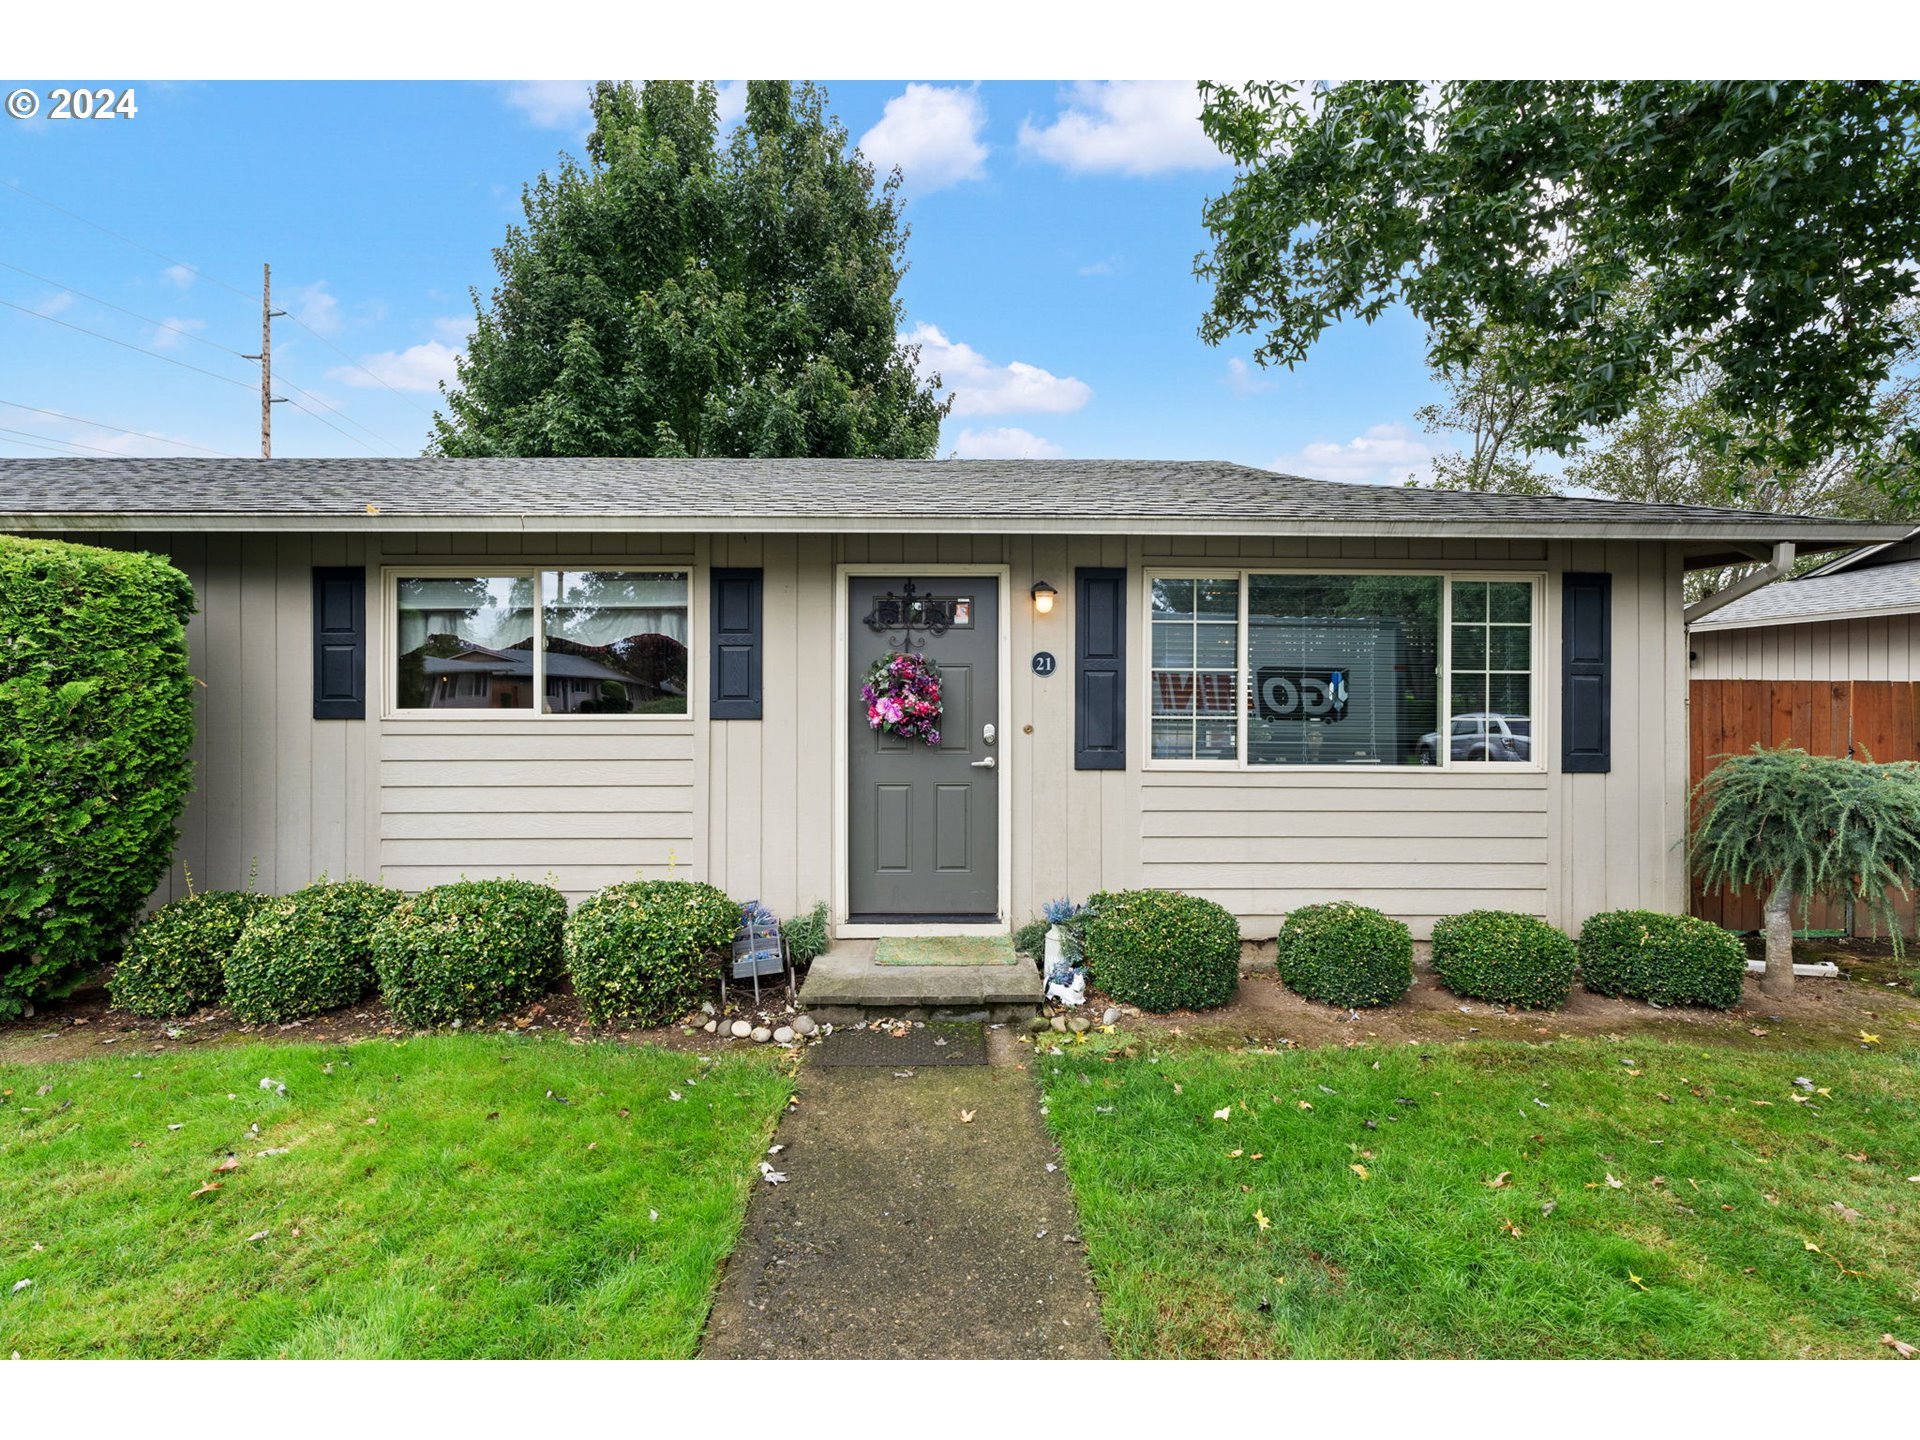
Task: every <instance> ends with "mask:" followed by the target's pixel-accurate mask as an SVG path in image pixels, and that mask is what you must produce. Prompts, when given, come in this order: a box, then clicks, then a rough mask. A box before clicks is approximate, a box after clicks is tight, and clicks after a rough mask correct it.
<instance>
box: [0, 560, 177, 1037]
mask: <svg viewBox="0 0 1920 1440" xmlns="http://www.w3.org/2000/svg"><path fill="white" fill-rule="evenodd" d="M192 613H193V586H192V584H191V583H190V582H189V581H188V580H187V577H186V576H185V575H183V574H181V573H180V572H179V571H178V570H176V569H174V568H173V566H171V565H169V564H168V563H167V562H166V561H165V560H163V559H161V558H160V557H159V556H157V555H143V554H140V553H139V552H137V551H130V550H101V549H96V548H95V547H93V546H90V545H68V544H63V543H60V542H57V541H50V540H22V539H18V538H15V537H13V536H0V1018H4V1017H7V1016H12V1015H18V1014H20V1013H22V1012H23V1011H24V1010H25V1009H26V1007H27V1006H28V1005H30V1004H31V1003H32V1002H33V1001H34V1000H36V999H38V998H41V997H44V996H49V995H55V994H60V993H64V991H65V990H67V989H70V988H71V985H72V983H73V982H74V981H75V980H77V978H78V976H79V975H80V973H81V972H82V971H83V970H85V969H86V968H87V967H89V966H91V965H93V964H95V963H96V962H98V961H101V960H104V959H106V958H108V957H109V955H110V954H111V952H112V951H113V948H114V946H115V945H116V944H117V943H118V942H119V940H120V938H121V936H122V935H123V934H124V933H125V931H126V928H127V926H128V925H129V924H130V923H132V921H133V920H134V919H135V917H137V916H138V915H139V914H140V909H141V906H142V905H144V904H145V903H146V898H147V896H149V895H151V894H152V893H153V888H154V886H156V885H158V884H159V883H160V880H161V878H162V877H163V876H165V874H166V873H167V865H168V862H169V860H170V858H171V856H172V853H173V841H174V833H175V832H174V828H173V822H174V820H175V819H176V818H177V817H178V816H179V814H180V809H181V807H182V806H183V805H184V804H186V799H187V792H188V790H189V789H190V788H191V787H192V784H193V765H192V762H191V760H190V759H189V756H188V751H189V749H190V747H191V745H192V743H193V682H192V679H191V678H190V677H189V676H188V674H187V642H186V630H185V625H186V620H187V617H188V616H189V615H191V614H192Z"/></svg>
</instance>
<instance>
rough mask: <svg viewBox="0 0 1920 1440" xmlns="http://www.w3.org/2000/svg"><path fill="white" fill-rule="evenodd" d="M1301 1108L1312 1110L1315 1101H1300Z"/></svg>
mask: <svg viewBox="0 0 1920 1440" xmlns="http://www.w3.org/2000/svg"><path fill="white" fill-rule="evenodd" d="M1300 1108H1301V1109H1302V1110H1311V1109H1312V1108H1313V1102H1312V1101H1311V1100H1302V1101H1300Z"/></svg>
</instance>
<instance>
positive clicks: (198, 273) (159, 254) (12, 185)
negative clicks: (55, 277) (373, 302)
mask: <svg viewBox="0 0 1920 1440" xmlns="http://www.w3.org/2000/svg"><path fill="white" fill-rule="evenodd" d="M0 184H4V185H6V186H7V187H8V188H9V189H11V190H13V191H15V192H17V193H18V194H21V195H24V196H26V198H27V199H29V200H32V201H35V202H37V203H38V204H41V205H44V206H46V207H47V208H48V209H49V210H57V211H59V212H60V213H61V214H62V215H65V216H68V217H69V218H71V219H74V220H78V221H79V222H80V223H81V224H82V225H88V226H91V227H92V228H93V229H95V230H98V231H99V232H100V233H101V234H102V235H111V236H112V237H113V238H114V239H116V240H119V241H121V242H122V243H124V244H127V245H131V246H133V248H134V249H136V250H144V251H146V252H147V254H149V255H152V256H154V257H156V258H157V259H161V260H164V261H166V262H167V263H168V264H169V265H177V266H179V267H180V268H181V269H182V270H185V271H187V272H188V273H189V274H192V275H194V276H195V277H197V278H199V279H202V280H205V281H206V282H207V283H208V284H210V285H218V286H219V287H220V288H221V289H222V290H230V291H232V292H233V293H234V294H235V295H239V296H241V297H243V298H245V299H247V300H252V299H253V296H252V295H251V294H250V293H249V292H247V291H245V290H242V289H241V288H240V287H239V286H237V285H229V284H227V282H226V281H224V280H221V279H219V278H217V277H216V276H213V275H209V274H207V273H206V272H205V271H204V270H202V269H200V267H199V266H197V265H189V264H187V262H186V261H184V260H177V259H175V258H174V257H173V256H171V255H169V254H167V253H166V252H165V251H163V250H156V249H154V248H153V247H152V246H151V245H143V244H141V242H140V241H138V240H135V239H134V238H133V237H132V236H130V235H122V234H121V233H120V232H119V231H118V230H109V229H108V228H107V227H106V226H105V225H102V224H100V223H99V221H97V220H89V219H88V218H87V217H86V216H84V215H81V214H78V213H77V212H75V211H72V210H69V209H67V207H66V206H64V205H56V204H54V203H53V201H51V200H49V199H47V198H46V197H45V196H41V195H36V194H34V193H33V192H32V191H31V190H29V189H27V188H26V187H25V186H23V185H21V184H19V183H18V182H16V181H13V180H0ZM48 283H49V284H51V283H52V282H51V281H49V282H48ZM75 293H76V294H77V293H79V292H77V291H76V292H75ZM287 319H289V320H291V321H293V323H294V324H296V325H298V326H299V327H300V328H301V329H302V330H304V331H306V332H307V333H308V334H309V335H311V336H313V338H314V339H316V340H318V341H319V342H320V343H321V344H322V345H324V346H326V347H327V348H328V349H329V350H331V351H333V353H334V354H336V355H338V356H339V357H340V358H341V359H342V360H344V361H346V362H347V363H348V364H349V365H351V366H353V368H354V369H356V370H358V371H359V372H360V373H361V374H363V375H365V376H366V377H367V378H368V379H369V380H371V381H373V382H374V384H376V385H379V386H381V387H382V388H384V389H386V390H389V391H392V393H393V394H395V395H398V396H399V397H400V398H401V399H402V400H404V401H406V402H407V404H409V405H411V406H413V408H414V409H416V410H418V411H419V412H420V413H421V414H423V415H431V414H432V413H433V412H432V411H430V410H428V409H427V408H426V406H424V405H422V404H421V403H420V402H419V401H418V400H415V399H414V398H413V397H412V396H411V395H409V394H407V393H406V391H404V390H397V389H395V388H394V387H393V386H392V385H389V384H388V383H387V382H386V381H385V380H383V379H381V378H380V377H379V376H378V375H376V374H374V372H373V371H371V370H369V369H367V367H366V366H364V365H362V364H361V363H360V362H359V361H358V360H356V359H354V358H353V356H351V355H349V354H347V352H346V351H344V350H342V349H341V348H340V347H339V346H338V345H336V344H334V343H333V342H332V341H331V340H329V339H327V337H326V336H324V335H322V334H321V333H320V332H319V331H318V330H316V329H314V328H313V327H312V326H311V325H309V324H307V322H306V321H304V320H302V319H301V318H300V317H299V316H298V315H288V316H287Z"/></svg>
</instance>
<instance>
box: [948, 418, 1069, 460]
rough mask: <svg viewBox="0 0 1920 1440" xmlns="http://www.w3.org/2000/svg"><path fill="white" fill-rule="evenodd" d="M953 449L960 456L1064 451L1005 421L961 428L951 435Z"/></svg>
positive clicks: (1019, 456) (1045, 455) (1039, 455)
mask: <svg viewBox="0 0 1920 1440" xmlns="http://www.w3.org/2000/svg"><path fill="white" fill-rule="evenodd" d="M953 453H954V456H955V458H957V459H960V460H1047V459H1051V458H1052V457H1054V456H1056V455H1064V454H1066V453H1067V452H1066V451H1064V450H1062V449H1061V448H1060V447H1059V446H1058V445H1056V444H1054V443H1053V442H1052V441H1051V440H1043V439H1042V438H1041V437H1040V436H1038V435H1035V434H1034V433H1033V432H1032V431H1030V430H1022V429H1020V428H1019V427H1018V426H1017V425H1005V426H1001V427H999V428H997V429H993V430H962V431H961V432H960V433H959V435H958V436H956V437H955V438H954V442H953Z"/></svg>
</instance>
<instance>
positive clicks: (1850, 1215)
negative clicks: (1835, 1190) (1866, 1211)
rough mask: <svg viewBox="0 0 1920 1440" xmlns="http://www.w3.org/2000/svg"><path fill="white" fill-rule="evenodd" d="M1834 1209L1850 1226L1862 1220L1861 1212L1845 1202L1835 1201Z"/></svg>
mask: <svg viewBox="0 0 1920 1440" xmlns="http://www.w3.org/2000/svg"><path fill="white" fill-rule="evenodd" d="M1833 1208H1834V1209H1835V1210H1838V1211H1839V1212H1840V1218H1841V1219H1842V1220H1844V1221H1846V1222H1847V1223H1848V1224H1849V1225H1851V1224H1853V1223H1854V1222H1855V1221H1857V1220H1859V1219H1860V1212H1859V1211H1858V1210H1856V1209H1854V1208H1853V1207H1852V1206H1851V1205H1849V1204H1847V1203H1846V1201H1844V1200H1836V1201H1834V1202H1833Z"/></svg>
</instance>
